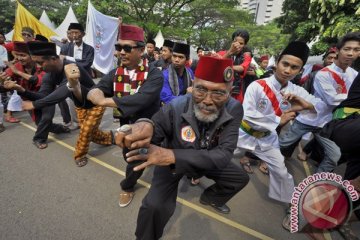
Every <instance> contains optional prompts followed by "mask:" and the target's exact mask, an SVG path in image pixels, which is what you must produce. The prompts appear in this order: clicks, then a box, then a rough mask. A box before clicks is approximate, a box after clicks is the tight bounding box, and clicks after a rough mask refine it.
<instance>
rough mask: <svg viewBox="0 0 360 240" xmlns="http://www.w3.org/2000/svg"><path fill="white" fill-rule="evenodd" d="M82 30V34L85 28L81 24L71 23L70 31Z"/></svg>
mask: <svg viewBox="0 0 360 240" xmlns="http://www.w3.org/2000/svg"><path fill="white" fill-rule="evenodd" d="M71 29H74V30H80V31H82V32H84V28H83V26H82V25H81V24H80V23H70V25H69V28H68V30H71Z"/></svg>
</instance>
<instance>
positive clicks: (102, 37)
mask: <svg viewBox="0 0 360 240" xmlns="http://www.w3.org/2000/svg"><path fill="white" fill-rule="evenodd" d="M118 25H119V22H118V18H115V17H111V16H107V15H104V14H102V13H101V12H99V11H97V10H96V9H95V8H94V6H93V5H92V4H91V3H90V1H89V2H88V12H87V20H86V35H85V39H84V42H86V43H87V44H89V45H90V46H92V47H93V48H94V50H95V58H94V63H93V66H94V67H95V68H96V69H97V70H99V71H100V72H102V73H104V74H106V73H108V72H109V71H110V70H112V69H113V68H114V51H115V43H116V41H117V33H118Z"/></svg>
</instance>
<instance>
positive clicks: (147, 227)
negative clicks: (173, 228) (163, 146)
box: [135, 162, 249, 240]
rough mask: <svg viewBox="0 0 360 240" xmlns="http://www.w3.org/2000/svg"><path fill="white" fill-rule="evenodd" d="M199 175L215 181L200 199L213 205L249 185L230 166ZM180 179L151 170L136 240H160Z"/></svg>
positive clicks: (237, 169)
mask: <svg viewBox="0 0 360 240" xmlns="http://www.w3.org/2000/svg"><path fill="white" fill-rule="evenodd" d="M199 175H204V176H206V177H207V178H209V179H212V180H214V181H215V183H214V184H213V185H211V186H210V187H208V188H207V189H205V190H204V192H203V193H202V196H201V197H205V198H207V199H208V200H210V201H211V202H213V203H215V204H217V205H223V204H225V203H226V202H227V201H229V200H230V199H231V198H232V197H233V196H234V195H235V194H236V193H238V192H239V191H240V190H241V189H243V188H244V187H245V186H246V184H247V183H248V182H249V176H248V175H247V173H246V172H245V171H244V170H243V169H242V168H241V167H239V166H237V165H235V164H234V163H232V162H230V163H229V164H228V166H227V167H225V168H224V169H213V170H208V171H205V172H201V174H199ZM182 177H183V175H182V174H181V175H179V174H175V175H174V174H172V172H171V169H170V167H159V166H156V167H155V170H154V177H153V179H152V183H151V187H150V190H149V192H148V194H147V195H146V196H145V198H144V199H143V201H142V206H141V207H140V210H139V214H138V218H137V227H136V233H135V235H136V238H137V239H139V240H154V239H159V238H161V236H162V234H163V231H164V227H165V225H166V223H167V222H168V221H169V219H170V217H171V216H172V215H173V213H174V211H175V207H176V197H177V192H178V184H179V181H180V179H181V178H182Z"/></svg>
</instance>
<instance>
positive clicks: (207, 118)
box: [194, 103, 220, 123]
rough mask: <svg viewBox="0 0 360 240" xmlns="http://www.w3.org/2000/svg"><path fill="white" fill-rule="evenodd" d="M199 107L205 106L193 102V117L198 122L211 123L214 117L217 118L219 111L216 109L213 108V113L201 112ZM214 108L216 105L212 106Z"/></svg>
mask: <svg viewBox="0 0 360 240" xmlns="http://www.w3.org/2000/svg"><path fill="white" fill-rule="evenodd" d="M200 108H206V107H205V106H204V107H200V106H199V105H198V104H196V103H195V104H194V113H195V117H196V119H197V120H199V121H200V122H204V123H212V122H214V121H215V120H216V119H218V117H219V114H220V111H219V110H218V109H216V111H215V110H214V109H211V110H214V112H213V113H211V114H203V113H202V112H201V110H200ZM214 108H216V107H214Z"/></svg>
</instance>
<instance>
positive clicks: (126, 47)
mask: <svg viewBox="0 0 360 240" xmlns="http://www.w3.org/2000/svg"><path fill="white" fill-rule="evenodd" d="M141 47H142V46H130V45H120V44H115V50H116V51H119V52H121V51H122V50H123V49H124V52H126V53H131V50H133V48H141Z"/></svg>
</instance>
